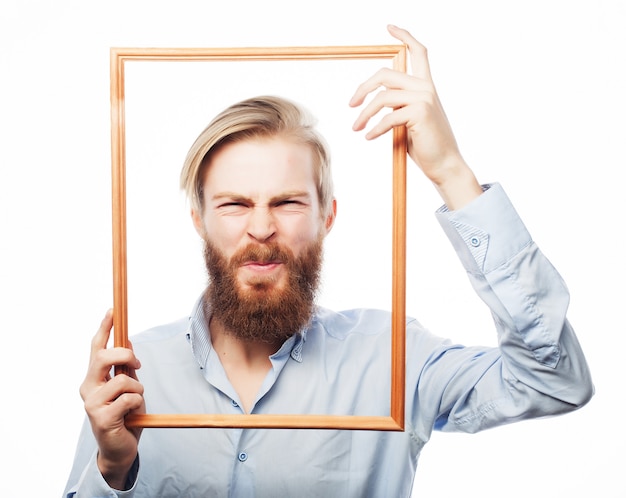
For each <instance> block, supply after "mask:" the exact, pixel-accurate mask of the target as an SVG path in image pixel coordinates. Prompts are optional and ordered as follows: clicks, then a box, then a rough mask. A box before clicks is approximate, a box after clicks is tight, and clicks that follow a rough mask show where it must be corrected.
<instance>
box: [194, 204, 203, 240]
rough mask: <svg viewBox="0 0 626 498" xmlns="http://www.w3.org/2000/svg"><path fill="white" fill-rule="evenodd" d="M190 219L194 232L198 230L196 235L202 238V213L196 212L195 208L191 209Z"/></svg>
mask: <svg viewBox="0 0 626 498" xmlns="http://www.w3.org/2000/svg"><path fill="white" fill-rule="evenodd" d="M191 219H192V221H193V226H194V228H195V229H196V232H198V235H199V236H200V238H202V239H204V238H205V231H204V222H203V220H202V215H201V214H200V213H198V211H196V210H195V209H192V210H191Z"/></svg>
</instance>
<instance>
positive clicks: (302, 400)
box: [65, 26, 593, 497]
mask: <svg viewBox="0 0 626 498" xmlns="http://www.w3.org/2000/svg"><path fill="white" fill-rule="evenodd" d="M389 31H390V33H391V35H393V36H394V37H396V38H397V39H398V40H400V41H401V42H403V43H405V44H406V45H407V46H408V48H409V51H410V54H411V65H412V68H413V73H414V74H413V75H407V74H404V73H399V72H395V71H392V70H389V69H383V70H381V71H379V72H378V73H376V74H375V75H373V76H372V77H371V78H370V79H369V80H367V81H366V82H364V83H363V84H362V85H361V86H360V87H359V88H358V89H357V91H356V93H355V95H354V96H353V98H352V100H351V102H350V105H352V106H360V105H361V104H362V103H363V102H364V100H365V98H366V96H367V95H369V94H370V93H371V92H374V91H376V90H377V89H378V88H380V87H381V86H382V87H384V90H382V91H380V92H378V93H377V94H376V95H375V96H374V98H373V99H372V100H371V101H370V103H369V104H368V105H366V106H365V107H364V108H363V110H362V112H361V114H360V116H359V117H358V118H357V120H356V122H355V124H354V129H355V130H361V129H363V128H364V127H365V126H366V124H367V123H368V122H369V121H370V119H372V118H373V117H374V116H376V115H377V114H378V113H379V111H381V110H382V109H385V108H391V109H393V111H392V112H391V113H389V114H387V115H385V117H383V118H382V119H381V120H380V121H379V122H378V123H377V124H375V125H374V126H373V127H372V128H371V130H370V131H369V132H368V133H367V135H366V136H367V138H369V139H373V138H376V137H377V136H380V135H381V134H384V133H386V132H388V131H389V130H391V129H392V128H393V127H395V126H406V127H407V131H408V137H409V150H408V153H409V155H410V157H411V158H412V159H413V161H414V162H415V163H416V164H417V165H418V166H419V167H420V168H421V170H422V171H423V173H424V174H425V176H426V177H427V178H428V179H429V180H430V181H431V182H432V183H433V184H434V185H435V187H436V188H437V190H438V191H439V193H440V194H441V196H442V198H443V200H444V202H445V207H444V208H442V209H440V210H439V212H438V215H437V216H438V217H439V219H440V221H441V224H442V226H443V228H444V230H445V231H446V233H447V234H448V236H449V237H450V239H451V241H452V243H453V245H454V246H455V249H456V250H457V252H458V253H459V256H460V258H461V261H462V262H463V264H464V266H465V268H466V269H467V271H468V274H469V277H470V280H471V282H472V284H473V285H474V287H475V289H476V290H477V292H478V293H479V295H480V296H481V298H482V299H483V300H484V301H485V302H486V303H487V305H488V306H489V307H490V309H491V311H492V314H493V316H494V321H495V324H496V328H497V330H498V335H499V347H498V348H478V347H473V348H468V347H462V346H459V345H453V344H451V343H450V342H449V341H446V340H444V339H440V338H437V337H435V336H433V335H431V334H430V333H428V332H427V331H425V330H424V329H423V328H422V327H421V326H420V325H419V324H418V323H417V322H416V321H415V320H411V319H410V320H408V321H407V374H406V414H405V420H406V430H405V431H404V432H376V431H334V430H306V429H303V430H263V429H227V430H223V429H158V430H146V431H144V432H143V433H142V431H141V430H139V429H134V428H131V429H129V428H127V427H126V426H125V425H124V417H125V416H126V415H127V414H129V413H143V412H145V411H146V409H147V410H148V411H149V412H153V413H176V412H178V413H226V414H237V413H264V414H272V413H275V414H286V413H292V414H316V413H317V414H336V415H382V416H385V415H388V413H387V411H388V406H389V403H388V399H389V385H388V378H389V374H388V372H389V367H390V366H389V363H390V360H389V356H390V355H389V337H390V316H389V314H388V313H383V312H380V311H374V310H352V311H346V312H342V313H336V312H332V311H330V310H325V309H321V308H318V307H316V306H315V305H314V297H315V290H316V286H317V283H318V277H319V272H320V266H321V253H322V243H323V239H324V237H325V235H326V234H327V233H328V232H329V231H330V230H331V228H332V226H333V222H334V219H335V215H336V203H335V200H334V198H333V195H332V180H331V178H330V171H329V164H328V163H329V159H328V154H327V152H326V148H325V146H324V143H323V140H322V139H321V137H319V136H318V135H317V133H316V132H315V130H314V129H313V128H312V126H311V125H310V123H308V122H306V116H305V115H304V114H303V113H302V111H301V110H300V109H299V108H298V107H297V106H295V105H294V104H292V103H290V102H288V101H285V100H284V99H280V98H274V97H264V98H258V99H250V100H248V101H244V102H240V103H238V104H235V105H234V106H232V107H230V108H228V109H226V110H225V111H224V112H223V113H221V114H220V115H219V116H217V117H216V118H215V119H214V120H213V122H212V123H211V124H210V125H209V126H208V128H207V129H206V130H205V131H204V132H203V133H202V134H201V135H200V136H199V137H198V139H197V140H196V142H195V143H194V145H193V146H192V148H191V150H190V152H189V155H188V157H187V159H186V162H185V165H184V167H183V171H182V175H181V184H182V186H183V188H184V189H185V190H186V192H187V194H188V195H189V198H190V200H191V205H192V219H193V223H194V226H195V228H196V230H197V231H198V233H199V234H200V236H201V237H202V238H203V239H204V241H205V259H206V265H207V270H208V273H209V277H210V284H209V286H208V288H207V290H206V292H205V293H204V295H203V296H202V297H201V298H200V299H199V301H198V302H197V303H196V305H195V307H194V308H193V311H192V313H191V315H190V316H189V317H188V318H186V319H184V320H181V321H179V322H176V323H174V324H169V325H165V326H162V327H158V328H156V329H154V330H151V331H148V332H146V333H143V334H140V335H139V336H137V337H136V338H134V340H133V345H134V350H131V349H124V348H110V349H107V348H106V343H107V340H108V337H109V334H110V329H111V326H112V320H111V314H110V313H108V314H107V315H106V317H105V319H104V320H103V322H102V324H101V327H100V329H99V331H98V332H97V334H96V335H95V337H94V340H93V343H92V351H91V361H90V365H89V368H88V372H87V375H86V377H85V381H84V382H83V384H82V386H81V395H82V397H83V399H84V401H85V409H86V412H87V415H88V422H86V424H85V428H84V430H83V433H82V435H81V439H80V442H79V446H78V451H77V455H76V460H75V464H74V468H73V470H72V473H71V476H70V478H69V480H68V485H67V489H66V491H65V496H76V497H81V496H112V497H115V496H136V497H157V496H158V497H180V496H202V497H205V496H216V497H217V496H219V497H223V496H233V497H238V496H245V497H248V496H271V497H275V496H298V497H301V496H342V497H344V496H346V497H353V496H354V497H362V496H373V497H400V496H409V495H410V493H411V489H412V485H413V476H414V473H415V467H416V464H417V459H418V456H419V454H420V451H421V449H422V447H423V446H424V444H425V443H426V442H427V441H428V439H429V437H430V434H431V433H432V431H433V430H446V431H464V432H476V431H479V430H483V429H486V428H489V427H493V426H496V425H499V424H504V423H509V422H513V421H517V420H522V419H527V418H531V417H537V416H543V415H554V414H559V413H564V412H567V411H571V410H574V409H576V408H578V407H580V406H582V405H584V404H585V403H586V402H587V401H588V400H589V399H590V397H591V395H592V391H593V387H592V383H591V379H590V375H589V371H588V368H587V364H586V362H585V359H584V356H583V353H582V351H581V350H580V347H579V345H578V342H577V340H576V337H575V335H574V333H573V331H572V329H571V327H570V325H569V323H568V322H567V320H566V317H565V313H566V309H567V305H568V294H567V290H566V288H565V286H564V284H563V282H562V280H561V279H560V277H559V276H558V274H557V273H556V271H555V270H554V269H553V267H552V266H551V264H550V263H549V262H548V261H547V260H546V259H545V257H544V256H543V255H542V254H541V252H540V251H539V250H538V248H537V247H536V246H535V244H534V243H533V242H532V240H531V239H530V236H529V235H528V232H527V231H526V229H525V227H524V225H523V224H522V222H521V220H520V219H519V218H518V217H517V214H516V213H515V211H514V209H513V207H512V206H511V205H510V203H509V202H508V200H507V198H506V196H505V194H504V192H503V190H502V188H501V187H500V186H499V185H491V186H485V187H482V186H481V185H480V184H479V183H478V182H477V181H476V179H475V177H474V174H473V173H472V171H471V170H470V168H469V167H468V166H467V164H466V163H465V161H464V160H463V158H462V156H461V154H460V152H459V150H458V148H457V145H456V142H455V140H454V136H453V134H452V131H451V129H450V127H449V124H448V122H447V119H446V117H445V114H444V112H443V109H442V107H441V104H440V103H439V100H438V98H437V94H436V92H435V89H434V86H433V83H432V80H431V77H430V72H429V67H428V60H427V57H426V51H425V49H424V47H422V46H421V45H420V44H419V43H418V42H417V41H416V40H415V39H414V38H413V37H412V36H411V35H410V34H409V33H408V32H406V31H404V30H402V29H399V28H397V27H393V26H390V27H389ZM140 360H141V362H142V363H141V364H140ZM113 365H125V366H127V367H128V370H129V375H117V376H115V377H111V376H110V371H111V368H112V366H113ZM140 367H141V370H140V371H139V372H138V374H136V373H135V371H136V370H138V369H139V368H140ZM144 393H145V397H144Z"/></svg>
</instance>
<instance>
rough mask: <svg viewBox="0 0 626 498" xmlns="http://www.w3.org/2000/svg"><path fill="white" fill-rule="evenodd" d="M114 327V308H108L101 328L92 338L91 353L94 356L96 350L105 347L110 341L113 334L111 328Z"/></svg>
mask: <svg viewBox="0 0 626 498" xmlns="http://www.w3.org/2000/svg"><path fill="white" fill-rule="evenodd" d="M112 328H113V310H112V309H109V310H107V312H106V314H105V315H104V318H103V319H102V322H101V323H100V328H98V331H97V332H96V335H94V336H93V339H92V340H91V355H92V356H93V355H94V354H95V352H96V351H99V350H100V349H104V348H106V346H107V343H108V342H109V336H110V335H111V329H112Z"/></svg>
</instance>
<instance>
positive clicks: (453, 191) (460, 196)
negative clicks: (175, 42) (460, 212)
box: [433, 160, 483, 211]
mask: <svg viewBox="0 0 626 498" xmlns="http://www.w3.org/2000/svg"><path fill="white" fill-rule="evenodd" d="M444 171H445V173H444V174H441V175H439V176H438V178H437V179H435V180H433V184H434V185H435V188H436V189H437V191H438V192H439V195H440V196H441V198H442V199H443V201H444V203H445V204H446V206H447V207H448V209H449V210H450V211H454V210H457V209H461V208H462V207H464V206H466V205H467V204H469V203H470V202H472V201H473V200H474V199H476V198H477V197H478V196H480V195H481V194H482V192H483V190H482V187H481V185H480V183H478V180H477V179H476V177H475V176H474V173H473V172H472V170H471V169H470V168H469V166H468V165H467V164H466V163H465V161H463V160H460V161H458V162H456V163H455V164H453V165H450V166H449V167H447V168H445V170H444Z"/></svg>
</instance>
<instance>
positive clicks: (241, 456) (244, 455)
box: [237, 451, 248, 462]
mask: <svg viewBox="0 0 626 498" xmlns="http://www.w3.org/2000/svg"><path fill="white" fill-rule="evenodd" d="M237 458H238V459H239V461H240V462H245V461H246V460H247V459H248V454H247V453H246V452H245V451H242V452H241V453H239V455H237Z"/></svg>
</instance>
